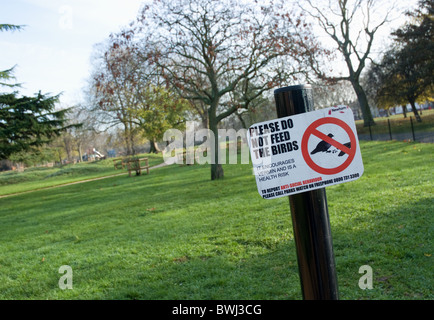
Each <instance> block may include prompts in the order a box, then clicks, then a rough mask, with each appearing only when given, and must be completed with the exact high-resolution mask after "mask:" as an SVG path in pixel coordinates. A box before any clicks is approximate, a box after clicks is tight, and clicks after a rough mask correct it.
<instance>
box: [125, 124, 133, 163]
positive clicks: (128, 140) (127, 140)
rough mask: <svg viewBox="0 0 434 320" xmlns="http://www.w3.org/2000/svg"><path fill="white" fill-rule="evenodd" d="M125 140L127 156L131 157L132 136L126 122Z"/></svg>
mask: <svg viewBox="0 0 434 320" xmlns="http://www.w3.org/2000/svg"><path fill="white" fill-rule="evenodd" d="M123 125H124V139H125V146H126V149H127V156H130V155H131V154H132V152H131V145H130V134H129V127H128V122H124V123H123Z"/></svg>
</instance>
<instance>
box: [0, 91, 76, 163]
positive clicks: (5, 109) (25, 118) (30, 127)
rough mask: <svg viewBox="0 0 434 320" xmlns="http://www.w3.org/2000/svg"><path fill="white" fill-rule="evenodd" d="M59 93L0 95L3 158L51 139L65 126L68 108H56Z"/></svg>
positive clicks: (0, 153)
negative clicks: (56, 109) (57, 109)
mask: <svg viewBox="0 0 434 320" xmlns="http://www.w3.org/2000/svg"><path fill="white" fill-rule="evenodd" d="M58 98H59V96H53V97H50V96H46V95H42V94H41V93H39V94H37V95H35V97H26V96H23V97H17V96H16V93H11V94H2V95H0V159H8V158H9V157H10V156H11V155H13V154H15V153H18V152H22V151H29V150H31V149H32V148H34V147H39V146H42V145H43V144H45V143H48V142H49V141H51V139H53V138H54V137H56V136H58V135H60V133H61V132H63V131H65V130H66V129H67V128H68V127H69V126H65V125H64V124H65V121H66V119H65V115H66V113H67V111H68V110H67V109H64V110H59V111H55V104H56V103H57V102H58Z"/></svg>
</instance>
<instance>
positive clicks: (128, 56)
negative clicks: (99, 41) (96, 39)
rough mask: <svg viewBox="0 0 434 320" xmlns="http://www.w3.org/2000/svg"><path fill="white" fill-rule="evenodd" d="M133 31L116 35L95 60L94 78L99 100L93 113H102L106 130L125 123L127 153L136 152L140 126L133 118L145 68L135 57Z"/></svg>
mask: <svg viewBox="0 0 434 320" xmlns="http://www.w3.org/2000/svg"><path fill="white" fill-rule="evenodd" d="M130 37H131V34H130V33H128V32H122V33H120V34H112V35H111V36H110V39H109V43H108V46H107V49H106V50H104V51H103V53H102V54H101V55H100V56H99V64H98V62H97V61H96V62H95V64H94V65H95V68H96V71H95V73H94V75H93V79H92V84H91V86H92V94H93V99H94V101H95V103H94V104H93V106H94V107H93V109H92V111H93V112H99V113H100V115H102V117H101V118H100V119H101V121H102V122H103V123H104V125H106V129H107V128H110V127H112V126H118V125H119V124H121V125H122V126H123V130H124V139H125V146H126V150H127V155H131V154H134V153H135V150H134V135H135V133H136V132H137V129H136V128H135V127H134V123H133V121H132V114H131V110H132V108H134V106H135V105H137V104H138V103H139V100H138V98H137V97H138V95H137V91H138V90H140V88H141V87H140V84H141V77H142V75H141V69H140V68H139V66H138V60H137V59H136V58H135V57H136V56H135V51H134V47H133V46H132V45H131V41H130Z"/></svg>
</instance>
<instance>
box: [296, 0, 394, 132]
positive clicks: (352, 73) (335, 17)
mask: <svg viewBox="0 0 434 320" xmlns="http://www.w3.org/2000/svg"><path fill="white" fill-rule="evenodd" d="M305 1H306V2H307V6H306V7H304V11H305V12H308V13H309V14H310V15H311V16H312V17H313V18H314V19H315V20H316V21H317V23H318V25H319V26H320V27H321V28H322V30H324V31H325V33H326V34H327V35H328V36H329V37H330V39H332V40H333V42H334V44H335V45H336V47H337V49H338V52H339V53H340V54H341V55H342V58H343V60H344V61H345V65H346V67H347V70H348V75H346V76H335V75H330V73H326V72H324V71H322V70H319V69H316V70H317V72H318V74H319V75H320V76H321V77H322V78H323V79H327V80H330V81H333V82H336V81H349V82H350V83H351V85H352V87H353V89H354V92H355V94H356V95H357V99H358V101H359V104H360V108H361V111H362V115H363V120H364V125H365V126H368V125H372V124H374V119H373V117H372V113H371V110H370V108H369V103H368V99H367V97H366V93H365V90H364V88H363V87H362V85H361V84H360V76H361V74H362V71H363V70H364V69H365V67H366V63H367V60H368V59H370V55H371V53H372V46H373V43H374V37H375V35H376V33H377V31H378V30H379V28H381V27H382V26H383V25H384V24H385V23H386V22H388V21H389V20H388V19H389V15H390V12H391V10H392V8H393V4H392V5H391V4H390V3H388V4H387V5H388V9H385V8H384V7H385V3H384V1H382V2H381V4H380V2H379V1H374V0H338V1H335V0H333V1H332V0H329V1H327V2H326V1H323V0H321V1H316V3H314V1H312V0H305ZM320 3H321V4H320ZM380 6H381V8H380ZM376 12H377V15H376V17H375V18H374V17H373V16H374V14H375V13H376ZM379 12H381V17H379V14H378V13H379Z"/></svg>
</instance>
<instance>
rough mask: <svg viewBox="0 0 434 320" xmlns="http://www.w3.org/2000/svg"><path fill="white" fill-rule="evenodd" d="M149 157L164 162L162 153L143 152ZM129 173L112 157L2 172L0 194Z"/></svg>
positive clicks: (155, 163)
mask: <svg viewBox="0 0 434 320" xmlns="http://www.w3.org/2000/svg"><path fill="white" fill-rule="evenodd" d="M140 156H143V157H147V158H148V159H149V166H154V165H157V164H160V163H162V162H163V158H162V156H161V155H155V154H142V155H140ZM119 173H127V171H126V169H124V170H120V169H119V170H115V168H114V165H113V160H112V159H106V160H101V161H95V162H81V163H78V164H68V165H64V166H61V167H51V168H47V167H34V168H27V169H25V170H24V171H23V172H19V171H6V172H0V196H1V195H6V194H12V193H19V192H25V191H29V190H35V189H42V188H47V187H52V186H58V185H62V184H67V183H71V182H76V181H81V180H85V179H93V178H100V177H104V176H110V175H115V174H119Z"/></svg>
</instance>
